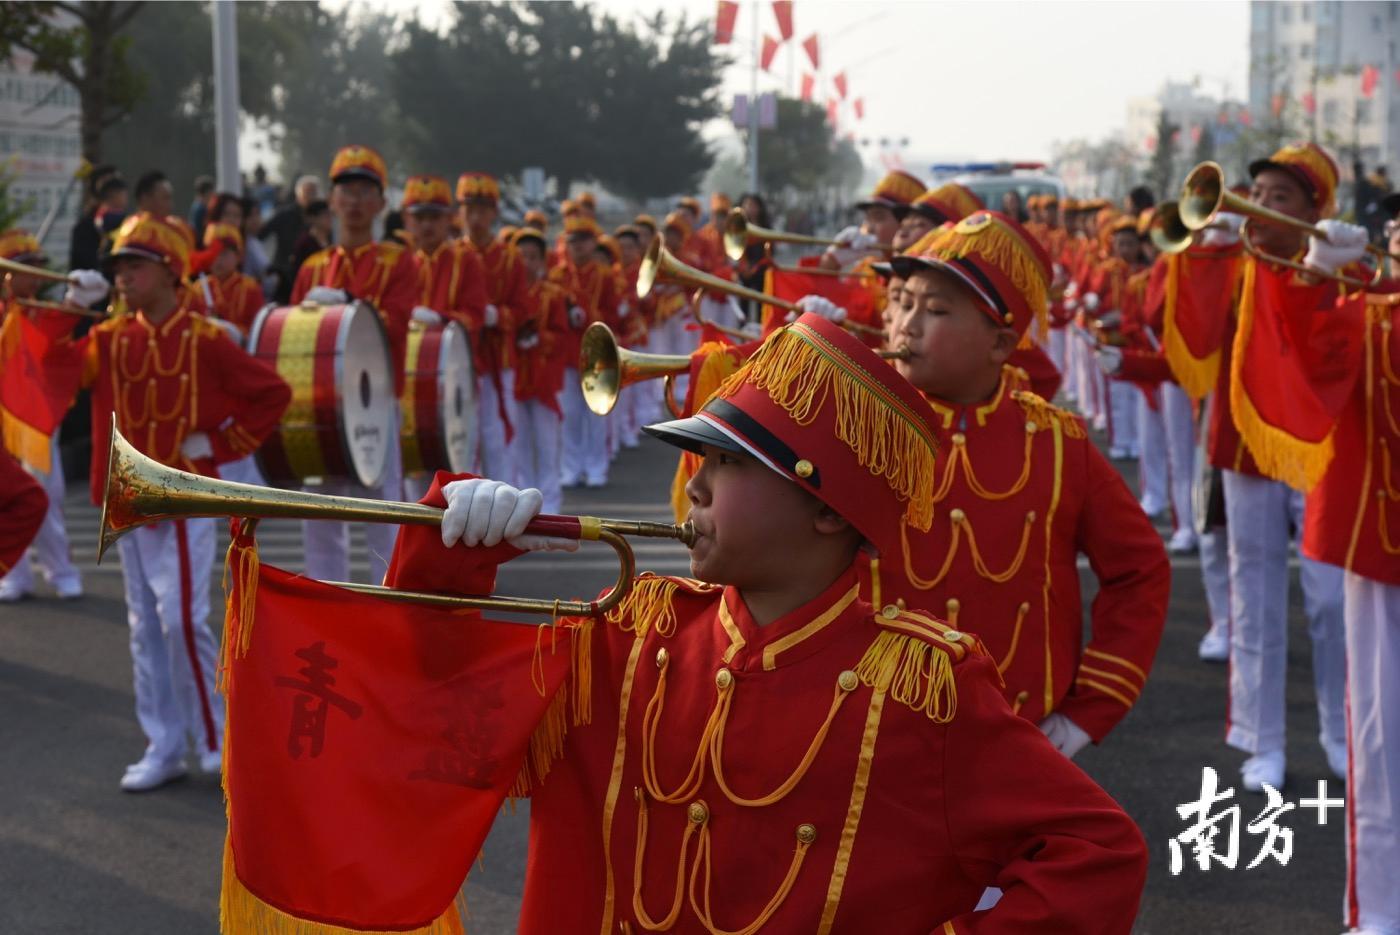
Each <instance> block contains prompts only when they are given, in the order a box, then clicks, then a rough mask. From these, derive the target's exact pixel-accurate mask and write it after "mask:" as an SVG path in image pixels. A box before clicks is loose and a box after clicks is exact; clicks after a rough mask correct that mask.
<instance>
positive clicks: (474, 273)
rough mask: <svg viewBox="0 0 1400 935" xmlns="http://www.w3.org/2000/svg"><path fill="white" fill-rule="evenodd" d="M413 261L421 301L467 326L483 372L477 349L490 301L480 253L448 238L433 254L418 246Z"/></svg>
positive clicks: (479, 367)
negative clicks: (419, 248)
mask: <svg viewBox="0 0 1400 935" xmlns="http://www.w3.org/2000/svg"><path fill="white" fill-rule="evenodd" d="M413 262H414V265H415V266H416V267H417V270H418V283H419V293H418V304H419V305H421V306H423V307H424V308H430V309H432V310H433V311H435V312H437V313H438V314H439V315H441V316H443V317H444V318H448V319H451V320H452V321H455V322H457V323H458V324H460V325H461V326H462V327H463V328H465V329H466V330H467V334H468V335H469V336H470V337H471V343H472V349H473V357H474V358H475V359H474V360H473V361H472V363H473V364H474V365H475V366H476V372H478V373H480V372H481V368H482V366H483V364H484V361H483V360H482V358H481V355H480V354H479V353H478V349H479V347H480V343H481V333H482V327H483V326H484V325H485V320H484V318H483V316H484V315H485V314H486V306H487V304H488V303H489V302H490V299H489V298H488V296H487V294H486V270H485V269H484V268H483V267H482V265H481V257H480V256H479V255H478V254H477V252H476V251H475V250H469V249H467V248H466V247H465V246H463V245H462V244H461V243H460V242H458V241H452V240H449V241H447V242H445V243H442V244H439V245H438V248H437V249H436V250H434V251H433V254H432V256H429V255H428V254H427V253H425V252H423V251H422V250H415V251H414V253H413Z"/></svg>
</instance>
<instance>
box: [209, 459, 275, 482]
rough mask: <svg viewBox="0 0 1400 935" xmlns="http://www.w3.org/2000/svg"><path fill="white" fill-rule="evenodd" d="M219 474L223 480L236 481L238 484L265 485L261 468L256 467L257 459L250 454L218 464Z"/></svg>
mask: <svg viewBox="0 0 1400 935" xmlns="http://www.w3.org/2000/svg"><path fill="white" fill-rule="evenodd" d="M219 476H220V477H222V478H223V479H224V480H232V481H238V483H240V484H254V485H256V486H258V487H266V486H267V479H266V478H264V477H263V473H262V470H261V469H259V467H258V461H257V459H256V458H254V457H253V456H252V455H248V456H247V457H246V458H239V459H238V460H237V461H228V462H225V463H224V464H221V465H219Z"/></svg>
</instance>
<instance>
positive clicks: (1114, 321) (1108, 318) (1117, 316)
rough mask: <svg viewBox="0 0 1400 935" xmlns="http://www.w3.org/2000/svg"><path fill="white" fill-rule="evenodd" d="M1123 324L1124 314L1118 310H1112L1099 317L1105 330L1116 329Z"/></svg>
mask: <svg viewBox="0 0 1400 935" xmlns="http://www.w3.org/2000/svg"><path fill="white" fill-rule="evenodd" d="M1122 322H1123V313H1122V312H1120V311H1118V309H1116V308H1115V309H1110V310H1109V311H1107V312H1104V313H1103V314H1102V315H1100V316H1099V324H1101V325H1103V326H1104V327H1105V328H1116V327H1118V326H1119V325H1120V324H1122Z"/></svg>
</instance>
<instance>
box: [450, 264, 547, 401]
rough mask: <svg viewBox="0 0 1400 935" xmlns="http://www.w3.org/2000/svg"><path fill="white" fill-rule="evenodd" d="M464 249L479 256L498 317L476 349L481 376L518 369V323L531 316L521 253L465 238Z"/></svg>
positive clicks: (489, 294) (531, 311)
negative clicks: (516, 333)
mask: <svg viewBox="0 0 1400 935" xmlns="http://www.w3.org/2000/svg"><path fill="white" fill-rule="evenodd" d="M461 243H462V246H463V248H464V249H466V250H469V251H471V252H472V253H474V254H476V257H477V259H478V260H480V261H481V267H482V269H483V270H484V271H485V273H486V297H487V299H489V300H490V303H491V304H492V305H494V306H496V312H497V313H498V314H499V316H500V317H499V319H497V322H496V327H495V328H488V329H485V330H484V331H482V332H481V340H480V342H479V343H478V349H477V365H478V368H479V369H478V370H477V373H478V374H488V375H489V374H491V373H495V372H497V371H500V370H510V369H513V368H514V367H515V329H516V326H517V322H520V321H523V320H525V319H527V318H529V317H530V315H531V314H532V313H533V309H531V307H530V299H529V291H530V287H529V282H528V279H527V277H526V275H525V263H524V261H522V260H521V259H520V252H519V251H518V250H516V249H515V247H513V246H511V245H510V244H508V243H501V242H500V241H499V240H492V241H491V243H489V244H487V245H486V246H485V247H482V246H481V245H479V244H477V243H474V242H473V241H472V240H471V239H470V238H466V237H464V238H463V239H462V241H461Z"/></svg>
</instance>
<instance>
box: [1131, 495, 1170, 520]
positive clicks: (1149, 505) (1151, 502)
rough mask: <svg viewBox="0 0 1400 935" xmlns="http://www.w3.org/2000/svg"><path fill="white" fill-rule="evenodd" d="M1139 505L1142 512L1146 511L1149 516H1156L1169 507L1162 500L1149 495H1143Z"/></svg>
mask: <svg viewBox="0 0 1400 935" xmlns="http://www.w3.org/2000/svg"><path fill="white" fill-rule="evenodd" d="M1138 506H1140V507H1142V512H1144V513H1146V514H1147V515H1148V516H1156V515H1157V514H1158V513H1160V512H1162V511H1163V510H1165V509H1166V508H1167V505H1166V504H1165V503H1163V502H1162V501H1161V500H1157V499H1155V498H1149V497H1143V498H1142V499H1141V500H1139V501H1138Z"/></svg>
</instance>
